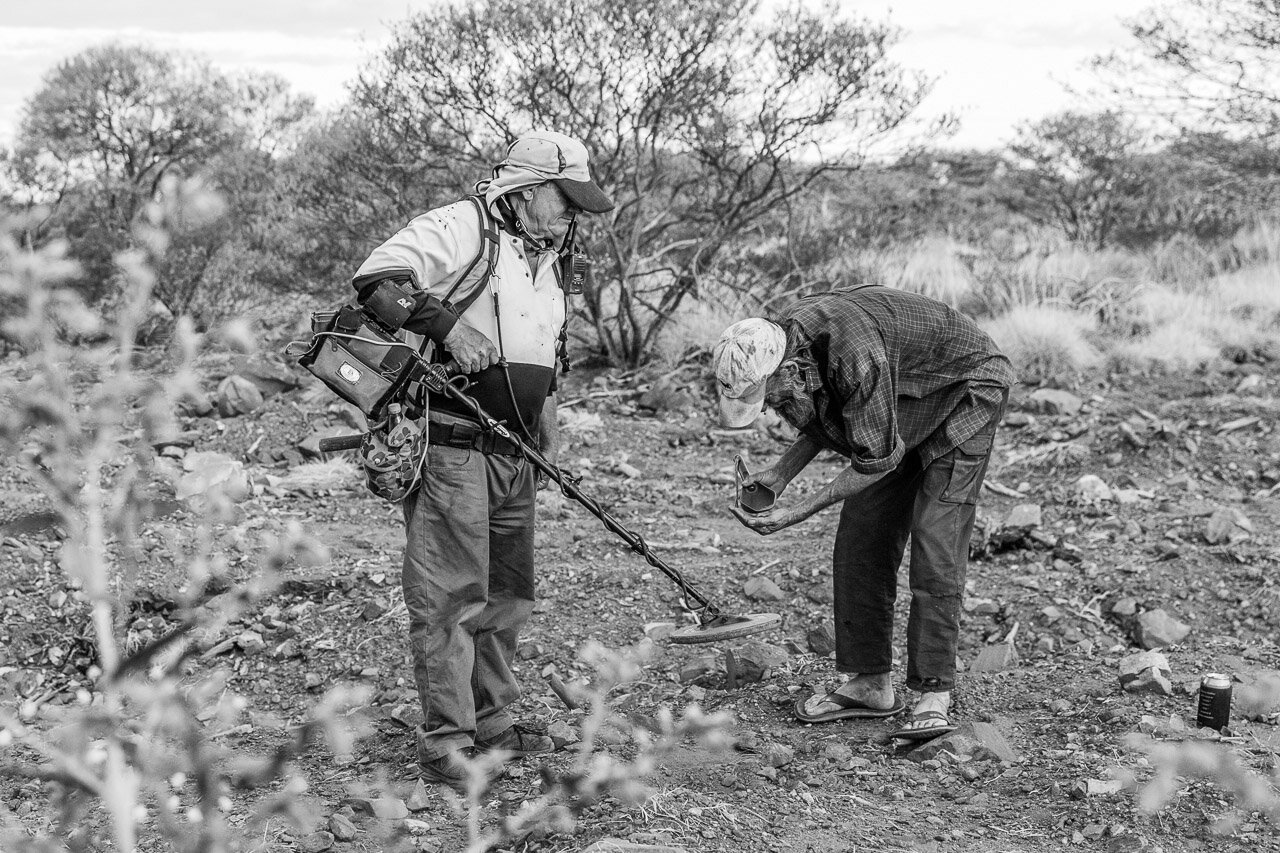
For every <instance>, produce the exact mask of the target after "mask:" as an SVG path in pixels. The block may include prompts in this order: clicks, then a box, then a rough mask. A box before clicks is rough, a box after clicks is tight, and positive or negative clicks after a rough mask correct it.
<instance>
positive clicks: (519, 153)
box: [498, 130, 613, 213]
mask: <svg viewBox="0 0 1280 853" xmlns="http://www.w3.org/2000/svg"><path fill="white" fill-rule="evenodd" d="M589 160H590V157H589V156H588V155H587V147H586V146H585V145H583V144H582V143H581V142H579V141H578V140H576V139H574V138H573V137H571V136H565V135H564V134H563V133H556V132H555V131H553V130H535V131H533V132H531V133H525V134H522V135H521V136H520V137H519V138H518V139H517V140H516V141H515V142H513V143H511V147H510V148H508V149H507V157H506V159H505V160H503V161H502V162H501V163H499V164H498V170H501V169H502V168H503V167H512V168H516V169H524V170H527V171H529V172H533V173H534V174H535V175H537V176H538V177H540V178H542V179H543V180H546V181H551V182H552V183H554V184H555V185H556V186H558V187H559V188H560V189H561V191H563V192H564V194H565V195H566V196H567V197H568V198H569V200H570V201H571V202H573V203H574V204H575V205H577V206H578V207H579V208H581V209H582V210H585V211H586V212H587V213H604V212H605V211H607V210H612V209H613V199H611V198H609V196H607V195H605V193H604V190H602V189H600V187H599V185H598V184H596V182H595V181H593V180H592V179H591V171H590V169H589V168H588V162H589Z"/></svg>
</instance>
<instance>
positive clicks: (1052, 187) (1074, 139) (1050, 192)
mask: <svg viewBox="0 0 1280 853" xmlns="http://www.w3.org/2000/svg"><path fill="white" fill-rule="evenodd" d="M1142 145H1143V134H1142V132H1141V131H1140V130H1139V129H1138V128H1137V125H1136V124H1135V123H1134V122H1133V120H1132V119H1130V118H1128V117H1126V116H1124V115H1122V114H1120V113H1118V112H1114V111H1109V112H1102V113H1094V114H1083V113H1075V112H1064V113H1060V114H1058V115H1055V116H1050V117H1049V118H1046V119H1043V120H1041V121H1039V122H1036V123H1035V124H1031V125H1028V126H1025V127H1023V128H1022V129H1021V131H1020V132H1019V136H1018V139H1017V141H1015V142H1014V144H1013V145H1012V146H1010V152H1011V153H1012V154H1013V156H1014V157H1015V158H1016V160H1017V163H1018V166H1019V169H1018V171H1017V172H1016V173H1015V182H1016V184H1017V185H1018V186H1019V188H1020V189H1021V191H1022V195H1023V199H1024V200H1025V201H1024V204H1023V205H1021V210H1022V211H1023V212H1024V213H1025V214H1026V215H1027V216H1029V217H1031V218H1032V219H1034V220H1036V221H1037V222H1040V223H1042V224H1046V225H1056V226H1057V227H1059V228H1061V229H1062V231H1063V233H1065V234H1066V235H1067V238H1068V239H1070V240H1073V241H1076V242H1079V243H1081V244H1083V245H1084V246H1086V247H1087V248H1092V249H1101V248H1103V247H1104V246H1106V245H1107V244H1108V243H1110V242H1111V240H1112V237H1113V234H1114V232H1115V230H1116V227H1117V226H1118V225H1119V223H1120V222H1121V221H1122V218H1123V216H1124V212H1125V209H1126V208H1125V204H1126V201H1127V200H1128V199H1129V198H1131V197H1132V196H1133V195H1134V194H1135V193H1136V192H1137V190H1138V188H1139V187H1140V185H1141V181H1140V178H1139V175H1138V174H1137V172H1136V170H1135V168H1134V163H1135V157H1136V155H1137V154H1138V153H1139V152H1140V151H1141V148H1142Z"/></svg>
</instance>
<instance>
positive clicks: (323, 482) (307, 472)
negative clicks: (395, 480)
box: [280, 457, 363, 491]
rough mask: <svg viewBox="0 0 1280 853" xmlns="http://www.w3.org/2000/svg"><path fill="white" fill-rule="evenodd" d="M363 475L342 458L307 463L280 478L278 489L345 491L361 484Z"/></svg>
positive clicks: (357, 467)
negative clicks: (353, 485)
mask: <svg viewBox="0 0 1280 853" xmlns="http://www.w3.org/2000/svg"><path fill="white" fill-rule="evenodd" d="M362 477H363V474H362V472H361V470H360V468H359V466H357V465H356V464H355V463H354V462H352V461H351V460H350V459H345V458H342V457H339V458H336V459H327V460H325V461H323V462H307V463H305V464H303V465H299V466H297V467H296V468H291V469H289V473H287V474H285V475H284V476H283V477H282V478H280V487H281V488H283V489H289V490H290V491H303V490H306V491H324V490H326V489H345V488H348V487H349V486H351V485H352V484H353V483H359V482H361V479H362Z"/></svg>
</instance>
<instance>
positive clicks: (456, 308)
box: [440, 195, 501, 316]
mask: <svg viewBox="0 0 1280 853" xmlns="http://www.w3.org/2000/svg"><path fill="white" fill-rule="evenodd" d="M467 200H468V201H470V202H471V205H472V206H473V207H474V208H475V209H476V215H477V216H478V217H479V218H480V248H479V249H478V250H477V251H476V256H475V257H474V258H472V259H471V263H470V264H468V265H467V268H466V270H465V271H464V272H463V273H462V275H460V276H458V280H457V281H455V282H454V283H453V287H451V288H449V292H448V293H446V294H445V296H444V299H442V300H440V301H441V302H443V303H444V305H445V307H446V308H448V309H450V310H451V311H453V312H454V313H455V314H457V315H459V316H461V315H462V314H463V313H465V312H466V310H467V309H468V308H470V307H471V304H472V303H473V302H475V301H476V300H477V299H479V298H480V294H481V293H484V291H485V288H487V287H488V286H489V279H490V278H491V277H492V276H493V268H494V266H495V265H497V263H498V248H499V246H500V245H501V243H500V240H501V237H500V236H499V234H498V228H497V225H496V224H495V223H494V221H493V217H492V216H490V215H489V211H487V210H485V205H484V199H482V198H481V197H480V196H476V195H471V196H467ZM482 262H483V264H484V266H483V268H481V267H480V265H481V263H482ZM477 270H478V271H479V277H478V278H476V277H475V276H476V273H477ZM472 279H475V284H474V285H473V286H471V287H470V289H469V290H468V291H467V292H466V294H465V295H464V296H462V298H460V299H458V300H457V301H454V296H455V295H457V293H458V291H459V290H461V289H462V286H463V285H464V284H467V283H468V282H469V281H471V280H472Z"/></svg>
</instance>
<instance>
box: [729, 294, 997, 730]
mask: <svg viewBox="0 0 1280 853" xmlns="http://www.w3.org/2000/svg"><path fill="white" fill-rule="evenodd" d="M713 369H714V371H715V374H716V379H717V380H718V382H719V391H720V413H721V419H722V420H723V421H724V422H725V424H726V425H728V426H734V427H740V426H746V425H748V424H750V423H751V422H752V421H753V420H754V419H755V418H756V416H757V415H759V413H760V409H761V405H762V404H767V405H768V406H770V407H771V408H773V409H775V410H776V411H777V412H778V413H779V414H780V415H781V416H782V417H783V418H784V419H785V420H786V421H787V422H788V423H790V424H791V425H792V426H794V427H795V428H796V429H797V430H799V431H800V437H799V439H798V440H797V441H796V442H795V444H793V445H792V446H791V447H790V448H789V449H788V450H787V451H786V452H785V453H784V454H783V455H782V457H781V458H780V459H779V460H778V461H777V462H776V463H775V464H774V466H773V467H772V468H770V469H768V470H766V471H761V472H759V473H758V474H756V475H754V476H753V477H751V478H749V481H755V482H759V483H761V484H762V485H764V486H766V487H768V488H770V489H772V490H773V491H774V492H775V493H777V494H782V493H783V492H784V490H785V489H786V488H787V485H788V484H789V483H790V482H791V481H792V479H794V478H795V476H796V475H797V474H799V473H800V471H801V470H803V469H804V467H805V466H806V465H808V464H809V462H810V461H812V460H813V458H814V457H815V456H816V455H817V454H818V453H819V451H822V450H834V451H836V452H837V453H839V454H841V455H842V456H845V457H847V458H848V459H849V467H848V468H846V469H845V470H844V471H842V472H841V473H840V474H839V475H838V476H837V477H836V478H835V479H834V480H832V481H831V482H830V483H828V484H827V485H826V486H824V487H823V488H822V489H820V490H819V491H818V492H817V493H815V494H813V495H812V496H808V497H804V498H797V499H796V500H793V501H787V500H780V501H778V502H777V503H776V504H775V505H774V506H773V507H772V508H771V509H768V510H766V511H764V512H762V513H759V514H753V513H749V512H746V511H744V510H742V509H739V508H737V507H735V508H734V510H733V511H734V513H735V515H737V517H738V519H739V520H740V521H741V522H742V523H743V524H745V525H746V526H747V527H750V528H751V529H752V530H755V531H756V532H757V533H760V534H762V535H766V536H767V535H769V534H771V533H775V532H777V531H779V530H782V529H784V528H786V527H790V526H791V525H793V524H798V523H799V522H801V521H804V520H805V519H807V518H809V517H810V516H812V515H813V514H815V513H817V512H819V511H820V510H822V509H825V508H826V507H828V506H831V505H832V504H836V503H843V508H842V510H841V513H840V524H839V527H838V528H837V531H836V541H835V548H834V558H833V575H834V586H835V623H836V668H837V669H838V670H840V671H841V672H844V673H848V674H849V678H848V680H847V681H846V682H845V683H844V684H843V685H842V686H840V687H839V688H837V689H836V690H835V691H833V692H831V693H829V694H827V695H825V696H812V697H809V698H808V699H802V700H800V701H799V702H797V703H796V708H795V714H796V717H797V718H798V719H800V720H802V721H804V722H825V721H829V720H838V719H846V718H850V717H888V716H892V715H894V714H897V713H899V712H900V711H901V710H902V709H903V708H905V706H906V705H905V702H903V701H901V700H900V699H898V698H897V697H896V696H895V694H894V690H893V685H892V682H891V680H890V670H891V665H892V660H893V651H892V638H893V603H894V598H895V595H896V592H897V570H898V564H899V563H900V562H901V561H902V556H903V552H904V550H905V548H906V543H907V538H908V536H910V539H911V543H912V544H911V563H910V573H909V579H910V586H911V610H910V616H909V619H908V622H907V680H906V683H907V687H908V688H909V689H911V690H914V691H917V692H919V693H920V698H919V700H918V702H917V703H916V705H915V707H914V710H913V712H912V715H911V718H910V719H909V721H908V722H906V724H905V725H904V726H902V727H901V728H899V729H898V730H897V731H895V732H894V733H893V734H894V736H895V737H901V738H908V739H924V738H929V737H934V736H936V735H939V734H943V733H945V732H948V731H951V730H953V729H954V726H953V725H952V724H951V720H950V718H949V710H950V705H951V691H952V689H953V687H954V685H955V659H956V651H957V644H958V636H959V623H960V605H961V599H962V596H963V593H964V581H965V570H966V567H967V564H968V557H969V533H970V531H971V530H972V528H973V522H974V505H975V503H976V502H977V499H978V493H979V491H980V490H981V488H982V479H983V476H984V474H985V473H986V468H987V461H988V459H989V457H990V455H991V449H992V441H993V439H994V436H995V431H996V425H997V424H998V423H999V422H1000V418H1001V415H1002V413H1003V411H1004V406H1005V402H1006V401H1007V399H1008V394H1009V388H1010V386H1011V385H1012V384H1013V381H1014V374H1013V369H1012V367H1011V366H1010V364H1009V360H1008V359H1007V358H1005V357H1004V355H1002V354H1001V353H1000V351H999V350H998V349H997V348H996V346H995V344H994V343H993V342H992V341H991V339H990V338H989V337H988V336H987V335H986V334H984V333H983V332H982V331H981V330H980V329H978V327H977V326H976V325H975V324H974V323H973V321H972V320H970V319H969V318H967V317H965V316H964V315H962V314H959V313H958V312H956V311H953V310H952V309H951V308H949V307H947V306H946V305H944V304H942V303H941V302H937V301H935V300H933V299H929V298H927V297H924V296H919V295H917V294H913V293H906V292H903V291H899V290H893V289H890V288H887V287H878V286H865V285H864V286H861V287H855V288H851V289H846V290H837V291H833V292H830V293H824V294H821V295H817V296H811V297H807V298H805V299H801V300H799V301H798V302H797V303H796V304H794V305H793V306H791V307H790V308H788V309H787V310H786V311H785V312H783V315H782V317H781V318H779V320H778V322H776V323H774V322H770V321H768V320H764V319H760V318H752V319H748V320H742V321H740V322H738V323H735V324H733V325H732V326H730V327H729V328H728V329H726V330H725V332H724V334H723V336H722V337H721V338H720V341H719V343H718V344H717V345H716V348H715V353H714V360H713Z"/></svg>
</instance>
